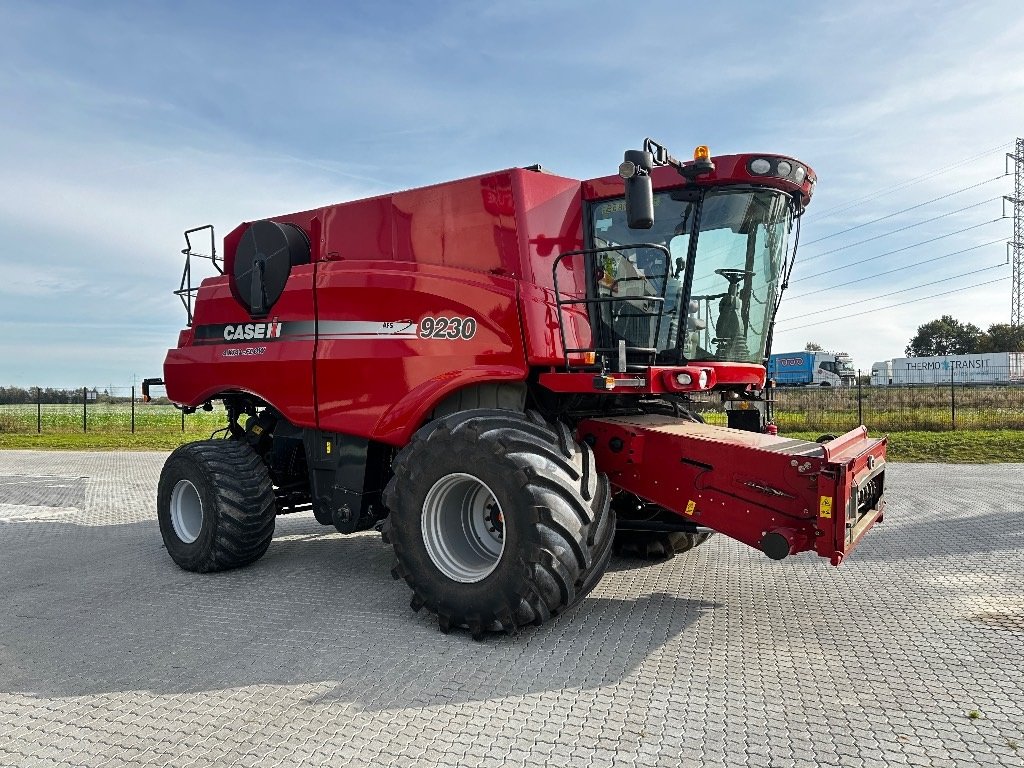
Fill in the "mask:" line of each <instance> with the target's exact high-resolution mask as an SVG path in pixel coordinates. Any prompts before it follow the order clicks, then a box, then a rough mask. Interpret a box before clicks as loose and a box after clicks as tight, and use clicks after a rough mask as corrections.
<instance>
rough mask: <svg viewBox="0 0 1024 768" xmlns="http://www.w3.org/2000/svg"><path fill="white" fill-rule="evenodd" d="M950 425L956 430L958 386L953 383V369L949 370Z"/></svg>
mask: <svg viewBox="0 0 1024 768" xmlns="http://www.w3.org/2000/svg"><path fill="white" fill-rule="evenodd" d="M949 423H950V425H951V426H952V428H953V429H956V385H955V384H954V383H953V368H952V367H950V369H949Z"/></svg>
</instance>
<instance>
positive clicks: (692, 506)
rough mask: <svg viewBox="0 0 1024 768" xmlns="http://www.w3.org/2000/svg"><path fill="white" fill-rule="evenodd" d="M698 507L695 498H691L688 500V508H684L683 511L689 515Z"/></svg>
mask: <svg viewBox="0 0 1024 768" xmlns="http://www.w3.org/2000/svg"><path fill="white" fill-rule="evenodd" d="M696 508H697V502H695V501H694V500H693V499H690V500H689V501H688V502H686V509H685V510H683V511H684V513H685V514H687V515H692V514H693V511H694V510H695V509H696Z"/></svg>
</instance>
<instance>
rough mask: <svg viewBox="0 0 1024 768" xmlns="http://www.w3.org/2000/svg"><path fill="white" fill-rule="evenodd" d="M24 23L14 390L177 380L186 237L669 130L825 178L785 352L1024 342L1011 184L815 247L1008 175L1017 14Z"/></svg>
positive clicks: (1, 311) (877, 354)
mask: <svg viewBox="0 0 1024 768" xmlns="http://www.w3.org/2000/svg"><path fill="white" fill-rule="evenodd" d="M0 28H2V29H3V30H4V35H3V43H2V44H0V103H2V104H3V109H2V112H0V169H2V171H0V178H2V179H3V182H4V183H3V184H0V384H20V385H36V384H40V385H44V386H46V385H50V386H80V385H83V384H89V385H94V384H95V385H101V386H106V385H108V384H114V385H125V384H131V382H132V378H133V376H138V377H140V378H141V377H143V376H147V375H157V374H159V373H160V369H161V363H162V360H163V355H164V350H165V349H166V347H167V346H168V345H170V344H173V343H174V341H175V339H176V331H177V329H178V328H179V327H181V325H182V324H183V322H184V313H183V311H182V309H181V307H180V305H179V304H178V301H177V299H176V298H175V297H174V296H173V295H171V293H170V291H171V290H172V289H173V288H175V287H177V281H178V279H179V277H180V270H181V256H180V253H179V251H180V249H181V247H182V240H181V232H182V230H184V229H186V228H188V227H191V226H195V225H198V224H204V223H208V222H209V223H213V224H215V225H216V226H217V229H218V231H219V232H220V234H221V235H223V234H225V233H226V232H227V231H229V230H230V229H231V228H232V227H233V226H235V225H236V224H237V223H238V222H240V221H242V220H252V219H255V218H260V217H263V216H268V215H274V214H279V213H285V212H288V211H293V210H301V209H304V208H309V207H313V206H317V205H321V204H325V203H330V202H339V201H343V200H349V199H354V198H358V197H363V196H367V195H371V194H378V193H382V192H387V191H391V190H395V189H401V188H407V187H412V186H417V185H421V184H428V183H433V182H437V181H443V180H446V179H450V178H457V177H459V176H465V175H470V174H474V173H479V172H484V171H488V170H494V169H498V168H503V167H508V166H513V165H527V164H531V163H537V162H539V163H541V164H543V165H544V166H546V167H548V168H550V169H552V170H554V171H556V172H558V173H561V174H563V175H567V176H574V177H577V178H588V177H593V176H599V175H604V174H607V173H611V172H614V169H615V168H616V166H617V165H618V162H619V161H620V160H621V156H622V155H621V153H622V151H623V150H624V149H626V148H634V147H637V146H639V143H640V142H641V141H642V140H643V138H644V137H645V136H652V137H655V138H657V139H658V140H659V141H662V142H664V143H665V144H667V145H668V146H669V147H671V148H672V149H673V151H674V152H675V153H676V154H678V155H682V156H685V155H686V154H688V153H689V151H690V150H691V148H692V147H693V146H694V145H696V144H699V143H706V144H709V145H710V146H711V148H712V151H713V152H715V153H720V154H724V153H731V152H744V151H767V152H781V153H786V154H791V155H795V156H797V157H799V158H801V159H802V160H804V161H806V162H808V163H809V164H811V165H812V166H813V167H814V168H815V169H816V170H817V172H818V174H819V178H820V182H819V184H818V192H817V195H816V199H815V200H814V203H813V204H812V206H811V207H810V209H809V210H808V213H807V216H806V219H805V223H804V231H803V241H804V242H805V243H807V245H806V246H805V248H804V249H802V250H803V252H804V253H805V254H806V256H807V257H808V261H806V262H804V263H803V264H800V265H798V266H797V269H796V272H795V273H794V283H793V285H792V286H791V289H790V296H791V297H793V298H791V299H790V301H788V302H784V306H783V313H782V315H781V321H782V322H780V330H779V332H778V333H777V337H776V339H777V340H776V350H777V351H788V350H789V349H799V348H802V347H803V344H804V343H805V342H806V341H808V340H815V341H818V342H819V343H821V344H823V345H824V346H826V347H827V348H834V349H844V350H847V351H849V352H851V353H852V354H853V355H854V359H855V362H856V363H857V364H858V365H859V366H862V367H864V368H869V367H870V364H871V362H872V361H874V360H881V359H885V358H890V357H895V356H901V355H902V350H903V347H904V346H905V345H906V343H907V341H908V339H909V338H910V337H911V336H912V335H913V333H914V331H915V329H916V327H917V326H918V325H919V324H921V323H923V322H926V321H928V320H931V319H933V318H935V317H938V316H939V315H941V314H945V313H949V314H953V315H954V316H956V317H959V318H961V319H962V320H965V321H971V322H974V323H976V324H978V325H980V326H983V327H984V326H987V325H988V324H989V323H993V322H1006V321H1008V319H1009V292H1010V288H1009V274H1010V271H1009V266H1007V265H1006V264H1005V261H1006V246H1005V241H1006V240H1007V239H1009V237H1010V232H1011V230H1010V221H1009V220H1008V219H1006V220H1002V221H998V222H991V220H992V219H994V218H996V217H998V216H999V215H1000V213H1001V206H1000V204H999V202H998V200H996V199H995V198H998V197H999V196H1000V195H1004V194H1009V193H1010V191H1011V189H1012V188H1011V185H1010V180H1009V178H1001V179H998V180H995V181H992V182H990V183H987V184H984V185H982V186H980V187H978V188H976V189H973V190H969V191H967V192H964V193H961V194H957V195H955V196H953V197H950V198H948V199H946V200H943V201H940V202H938V203H934V204H931V205H928V206H925V207H922V208H920V209H917V210H916V211H913V212H911V213H908V214H905V215H901V216H896V217H893V218H890V219H887V220H886V221H884V222H879V223H877V224H869V225H868V226H865V227H863V228H861V229H858V230H856V231H855V232H850V233H847V234H845V235H837V236H834V237H830V238H829V239H827V240H824V241H822V242H820V243H812V242H811V241H814V240H816V239H819V238H822V237H826V236H828V235H833V234H834V233H836V232H839V231H840V230H843V229H846V228H848V227H852V226H855V225H858V224H863V223H866V222H870V221H872V220H873V219H876V218H879V217H881V216H886V215H888V214H890V213H892V212H894V211H897V210H899V209H902V208H906V207H908V206H912V205H915V204H917V203H921V202H924V201H927V200H930V199H932V198H934V197H938V196H940V195H944V194H947V193H949V192H952V191H954V190H956V189H959V188H961V187H964V186H968V185H971V184H974V183H976V182H980V181H984V180H987V179H990V178H994V177H996V176H997V175H999V174H1001V173H1002V171H1003V168H1004V159H1003V156H1004V154H1005V152H1006V151H1007V150H1008V149H1009V148H1010V146H1009V142H1012V141H1013V139H1014V137H1015V136H1017V135H1021V134H1024V46H1021V45H1020V40H1022V39H1024V7H1022V6H1021V5H1020V4H1019V3H1017V2H989V3H975V4H961V3H952V2H938V3H927V4H925V3H909V2H898V1H896V2H886V3H877V2H875V3H856V2H851V3H842V4H839V3H786V4H781V3H773V4H767V3H754V2H736V3H701V2H692V3H678V2H665V3H637V4H628V5H625V4H622V3H610V2H596V1H595V0H590V1H589V2H565V3H540V2H520V3H505V4H487V3H479V2H464V3H454V2H453V3H444V2H436V3H431V4H413V3H388V2H371V3H356V2H351V3H314V2H309V3H288V4H285V3H275V4H270V3H258V2H247V3H233V4H230V3H222V4H210V3H150V2H131V3H128V2H125V3H101V2H94V3H67V4H61V3H49V2H31V3H30V2H7V1H6V0H0ZM1002 145H1007V146H1006V147H1004V148H1002V149H1000V150H998V151H993V152H989V153H987V154H984V155H983V156H982V157H979V158H978V159H976V160H974V161H972V162H970V163H967V164H964V165H960V166H958V167H955V168H952V169H951V170H950V168H951V166H954V165H955V164H957V163H959V162H960V161H962V160H963V159H964V158H968V157H971V156H975V155H979V154H982V153H984V152H985V151H986V150H992V149H994V148H997V147H1001V146H1002ZM937 170H938V171H942V170H945V172H943V173H938V174H935V175H933V176H931V177H930V178H926V179H923V180H919V181H917V182H916V183H914V184H911V185H909V186H903V185H904V184H905V182H907V181H908V180H911V179H916V178H918V177H920V176H922V175H925V174H928V173H929V172H931V171H937ZM853 203H856V204H855V205H852V207H851V204H853ZM975 203H978V205H977V206H975V207H973V208H970V209H969V210H966V211H962V212H960V213H956V212H955V211H956V209H958V208H962V207H965V206H969V205H973V204H975ZM943 214H949V215H947V216H945V217H944V218H941V219H938V220H936V221H934V222H931V223H925V224H920V225H919V226H915V227H914V228H911V229H908V230H907V231H905V232H904V233H901V234H896V235H888V234H886V233H888V232H890V231H891V230H893V229H897V228H899V227H903V226H906V225H909V224H916V223H918V222H920V221H921V220H922V219H925V218H931V217H933V216H940V215H943ZM986 222H989V223H986ZM974 225H979V226H977V227H975V228H974V229H971V230H968V231H966V232H964V233H961V234H960V235H956V236H950V237H942V239H938V240H936V241H935V242H933V243H931V244H929V245H925V246H915V247H913V248H909V249H908V250H906V251H903V252H900V253H895V254H889V255H883V254H886V253H887V252H889V251H892V250H895V249H898V248H901V247H903V246H908V245H913V244H914V243H918V242H920V241H923V240H926V239H929V238H933V237H939V236H943V235H945V234H947V233H949V232H952V231H953V230H955V229H961V228H966V227H973V226H974ZM875 235H885V236H884V237H880V238H878V239H877V240H874V241H872V242H869V243H865V244H863V245H853V246H852V247H847V248H844V249H843V250H839V251H836V252H834V253H831V254H826V253H824V252H825V251H827V250H831V249H833V248H840V247H842V246H848V245H850V244H855V243H857V242H858V241H860V240H865V239H867V238H870V237H874V236H875ZM991 241H997V242H994V243H992V242H991ZM986 242H989V243H991V244H989V245H985V246H981V247H977V248H974V246H980V245H981V244H983V243H986ZM965 248H974V250H971V251H968V252H966V253H964V254H961V255H959V256H954V257H948V258H944V259H939V260H937V261H934V262H932V263H931V264H929V265H924V266H922V267H918V268H912V269H903V270H901V271H898V272H893V273H892V274H890V275H885V276H881V277H879V276H878V275H877V273H878V272H881V271H886V270H891V269H894V268H898V267H902V266H906V265H909V264H912V263H915V262H917V261H921V260H924V259H927V258H932V257H937V256H943V255H944V254H947V253H951V252H953V251H957V250H960V249H965ZM812 256H818V258H815V259H812V258H810V257H812ZM872 257H879V258H875V259H873V260H872V261H870V262H868V261H865V260H866V259H870V258H872ZM999 264H1002V267H999V268H996V265H999ZM988 266H992V267H993V269H991V270H988V271H985V272H981V273H978V274H977V275H973V276H969V277H963V278H958V277H956V276H957V275H961V274H963V273H966V272H969V271H972V270H978V269H982V268H984V267H988ZM840 267H841V269H839V270H837V271H835V272H832V273H830V274H827V275H820V276H817V277H816V276H815V275H816V274H817V273H820V272H822V271H823V270H826V269H833V268H840ZM862 278H867V279H863V280H861V279H862ZM949 278H954V279H949ZM854 280H861V281H860V282H856V283H853V282H851V281H854ZM940 280H945V281H946V282H941V283H936V284H935V285H933V286H930V287H925V288H921V289H917V290H911V291H905V292H903V293H899V294H896V295H894V296H892V297H891V298H888V299H882V300H878V301H874V302H868V301H866V300H867V299H870V298H872V297H875V296H878V295H879V294H883V293H888V292H891V291H900V290H902V289H905V288H912V287H913V286H916V285H919V284H922V283H926V282H932V281H940ZM987 280H998V282H997V283H995V284H992V285H987V286H983V287H981V288H976V289H973V290H968V291H960V292H958V293H955V294H953V295H949V296H944V297H940V298H936V299H932V300H927V301H919V302H914V303H909V304H906V305H905V306H902V307H898V308H895V309H887V310H884V311H881V312H878V313H874V314H870V315H864V316H861V317H856V318H851V319H848V320H842V321H838V322H832V323H823V322H821V321H822V320H825V319H828V318H829V317H831V316H837V315H840V314H842V315H846V314H851V313H854V312H860V311H865V310H870V309H872V308H875V307H885V306H888V305H890V304H892V303H895V302H899V301H907V300H909V299H914V298H918V297H922V296H928V295H930V294H933V293H939V292H943V291H947V290H953V289H956V288H959V287H963V286H965V285H971V284H973V283H978V282H983V281H987ZM822 288H829V290H825V291H820V292H818V293H813V292H814V291H819V290H820V289H822ZM801 294H807V295H804V296H802V297H801ZM796 297H799V298H796ZM847 304H849V305H850V306H848V307H844V308H842V309H839V308H836V307H837V306H838V305H847ZM830 307H831V308H834V309H832V310H831V312H826V313H822V314H813V315H809V314H808V313H813V312H817V311H818V310H822V309H826V310H827V309H829V308H830ZM808 324H811V325H812V327H804V328H801V327H800V326H804V325H808ZM787 328H791V329H792V330H786V329H787Z"/></svg>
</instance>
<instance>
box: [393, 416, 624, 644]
mask: <svg viewBox="0 0 1024 768" xmlns="http://www.w3.org/2000/svg"><path fill="white" fill-rule="evenodd" d="M393 469H394V477H393V478H392V480H391V481H390V483H389V484H388V486H387V489H386V490H385V493H384V501H385V504H386V505H387V507H388V508H389V509H390V516H389V518H388V520H387V522H386V525H385V528H384V531H385V537H386V540H388V541H389V542H390V543H391V544H392V546H393V547H394V549H395V555H396V557H397V559H398V564H397V566H396V567H395V570H394V572H393V573H394V575H395V577H396V578H404V579H405V581H406V583H408V585H409V586H410V587H411V588H412V590H413V598H412V606H413V608H415V609H419V608H422V607H424V606H425V607H426V608H428V609H429V610H431V611H433V612H434V613H436V614H437V616H438V623H439V625H440V627H441V630H442V631H445V632H447V631H449V630H450V629H451V628H453V627H460V626H462V627H466V628H468V629H469V630H470V632H471V633H472V634H473V636H474V637H475V638H480V637H482V636H483V634H484V633H485V632H487V631H500V630H504V631H512V630H514V629H515V628H516V627H520V626H523V625H526V624H541V623H543V622H544V621H547V620H548V619H550V618H551V617H552V616H554V615H556V614H559V613H561V612H563V611H565V610H566V609H567V608H569V607H570V606H572V605H574V604H575V603H576V602H577V601H578V600H579V599H580V598H581V597H582V595H584V594H586V593H587V592H589V591H590V590H591V589H592V588H593V587H594V586H595V585H596V584H597V582H598V581H599V580H600V577H601V575H602V574H603V573H604V568H605V567H606V565H607V562H608V557H609V554H610V550H611V533H612V531H613V530H614V513H613V512H612V511H611V510H610V508H609V501H610V498H609V496H610V494H609V491H608V481H607V478H606V477H604V476H603V475H600V474H599V473H598V472H597V469H596V466H595V464H594V457H593V453H592V452H591V450H590V448H589V447H588V446H586V445H580V444H579V443H577V442H576V441H575V440H574V439H573V437H572V435H571V433H570V432H569V429H568V428H567V427H566V426H565V425H564V424H548V423H546V422H545V421H544V419H543V418H542V417H540V416H539V415H537V414H533V413H530V414H523V413H517V412H514V411H504V410H472V411H466V412H463V413H457V414H453V415H451V416H446V417H444V418H442V419H438V420H436V421H434V422H431V423H430V424H428V425H427V426H426V427H424V428H423V429H421V430H420V431H419V432H417V433H416V435H414V436H413V439H412V441H411V442H410V443H409V445H407V446H406V447H405V448H403V449H402V450H401V451H400V452H399V454H398V456H397V457H396V458H395V461H394V463H393Z"/></svg>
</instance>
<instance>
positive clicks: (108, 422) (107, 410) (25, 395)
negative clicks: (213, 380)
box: [0, 387, 227, 435]
mask: <svg viewBox="0 0 1024 768" xmlns="http://www.w3.org/2000/svg"><path fill="white" fill-rule="evenodd" d="M226 423H227V419H226V417H225V414H224V409H223V408H222V407H219V405H217V406H215V407H214V409H213V410H212V411H203V410H199V411H196V412H195V413H188V414H186V413H185V412H184V411H182V410H181V409H180V408H176V407H175V406H174V405H173V404H171V402H170V401H169V400H167V398H166V397H162V396H161V397H155V398H154V399H153V400H152V401H151V402H143V401H142V393H141V391H140V390H139V389H138V388H136V387H104V388H102V389H100V388H96V387H82V388H81V389H54V388H43V387H31V388H29V389H21V388H16V387H0V433H7V434H30V433H33V432H35V433H38V434H58V433H64V434H66V433H70V432H100V433H108V434H109V433H149V434H169V433H172V432H184V433H190V434H196V435H209V434H210V433H211V432H213V431H214V430H215V429H220V428H221V427H223V426H225V424H226Z"/></svg>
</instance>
